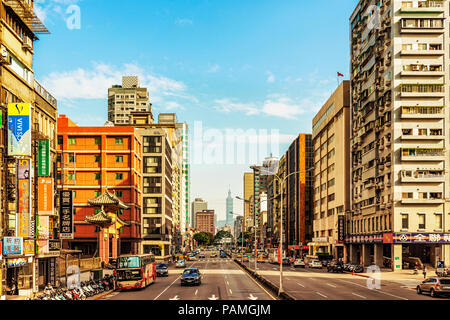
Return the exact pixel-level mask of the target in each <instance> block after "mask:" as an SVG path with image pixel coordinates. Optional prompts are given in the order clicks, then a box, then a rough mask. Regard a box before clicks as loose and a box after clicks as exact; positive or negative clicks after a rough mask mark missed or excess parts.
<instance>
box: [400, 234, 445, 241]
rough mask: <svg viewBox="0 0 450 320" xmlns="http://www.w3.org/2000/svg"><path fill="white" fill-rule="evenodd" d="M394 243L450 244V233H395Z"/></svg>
mask: <svg viewBox="0 0 450 320" xmlns="http://www.w3.org/2000/svg"><path fill="white" fill-rule="evenodd" d="M393 238H394V241H393V242H394V243H450V233H394V237H393Z"/></svg>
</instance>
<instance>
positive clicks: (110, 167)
mask: <svg viewBox="0 0 450 320" xmlns="http://www.w3.org/2000/svg"><path fill="white" fill-rule="evenodd" d="M57 154H58V156H57V172H58V173H57V176H56V178H57V179H56V181H57V188H58V190H60V191H63V190H64V191H65V190H69V191H73V220H74V221H73V223H74V234H73V239H70V240H64V241H63V245H62V246H63V248H64V249H71V250H81V251H82V254H83V255H86V256H94V254H95V253H96V252H98V248H97V246H98V230H97V228H96V226H95V225H93V224H89V223H86V217H90V216H94V215H96V214H97V213H99V212H100V211H101V209H100V208H96V207H93V206H91V205H90V204H89V203H88V200H91V199H95V198H97V197H99V196H100V195H102V194H104V193H105V192H106V191H108V192H110V193H114V195H115V197H117V198H118V199H119V200H120V201H121V202H123V203H124V204H125V205H126V206H127V207H128V208H127V209H119V210H118V216H119V217H120V219H122V220H123V221H125V222H127V225H126V226H124V227H123V228H122V231H121V232H120V245H119V248H118V251H119V254H140V253H141V252H142V250H141V241H142V230H141V227H142V171H141V170H142V169H141V168H142V164H141V161H142V138H141V135H140V134H139V133H138V131H137V129H136V128H133V127H110V126H104V127H80V126H77V125H76V124H75V123H73V122H72V121H71V120H70V119H69V118H67V117H66V116H65V115H60V116H59V117H58V140H57ZM158 204H159V203H158ZM152 206H155V207H157V205H156V203H152Z"/></svg>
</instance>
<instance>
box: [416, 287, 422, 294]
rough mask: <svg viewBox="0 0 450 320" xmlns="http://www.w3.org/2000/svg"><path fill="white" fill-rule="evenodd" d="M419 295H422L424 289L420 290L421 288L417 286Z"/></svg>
mask: <svg viewBox="0 0 450 320" xmlns="http://www.w3.org/2000/svg"><path fill="white" fill-rule="evenodd" d="M416 291H417V294H422V289H420V287H419V286H417V290H416Z"/></svg>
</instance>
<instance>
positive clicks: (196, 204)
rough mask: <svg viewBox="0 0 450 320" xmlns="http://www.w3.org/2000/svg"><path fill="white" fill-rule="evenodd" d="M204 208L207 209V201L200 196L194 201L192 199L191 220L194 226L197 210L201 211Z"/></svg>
mask: <svg viewBox="0 0 450 320" xmlns="http://www.w3.org/2000/svg"><path fill="white" fill-rule="evenodd" d="M204 210H208V202H206V201H205V200H203V199H202V198H195V199H194V201H192V210H191V212H192V222H193V223H194V225H195V227H197V219H196V217H197V212H202V211H204Z"/></svg>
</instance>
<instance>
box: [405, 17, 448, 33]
mask: <svg viewBox="0 0 450 320" xmlns="http://www.w3.org/2000/svg"><path fill="white" fill-rule="evenodd" d="M400 26H401V29H400V32H401V33H437V34H441V33H444V19H441V18H402V19H401V24H400Z"/></svg>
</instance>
